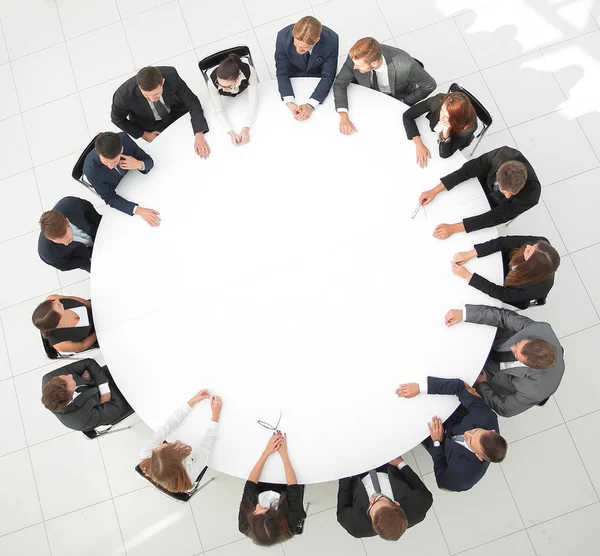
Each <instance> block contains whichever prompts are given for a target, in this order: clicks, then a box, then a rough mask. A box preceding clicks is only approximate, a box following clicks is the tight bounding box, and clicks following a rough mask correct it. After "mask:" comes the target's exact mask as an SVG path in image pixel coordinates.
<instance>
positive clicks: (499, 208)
mask: <svg viewBox="0 0 600 556" xmlns="http://www.w3.org/2000/svg"><path fill="white" fill-rule="evenodd" d="M509 160H516V161H517V162H521V163H523V164H524V165H525V168H527V181H526V182H525V186H524V187H523V189H521V191H519V193H517V194H516V195H513V196H512V197H511V198H510V199H507V198H506V197H504V195H502V193H500V192H499V191H494V183H495V182H496V172H497V171H498V168H499V167H500V166H501V165H502V164H503V163H504V162H507V161H509ZM470 178H477V179H479V183H481V187H483V191H484V193H485V195H486V197H487V198H488V201H489V202H490V207H491V210H489V211H488V212H484V213H483V214H480V215H478V216H471V217H470V218H464V219H463V224H464V226H465V231H466V232H467V233H468V232H473V231H475V230H481V229H483V228H490V227H492V226H496V225H497V224H503V223H504V222H508V221H509V220H512V219H513V218H516V217H517V216H519V214H522V213H524V212H525V211H526V210H528V209H530V208H531V207H534V206H535V205H537V204H538V201H539V200H540V195H541V193H542V186H541V185H540V182H539V180H538V178H537V176H536V175H535V172H534V170H533V168H532V167H531V164H529V161H528V160H527V159H526V158H525V157H524V156H523V155H522V154H521V153H520V152H519V151H517V150H516V149H513V148H511V147H500V148H499V149H494V150H493V151H490V152H489V153H485V154H483V155H481V156H480V157H478V158H474V159H473V160H469V162H466V163H465V164H463V165H462V166H461V167H460V168H459V169H458V170H456V171H455V172H452V173H451V174H448V175H447V176H444V177H443V178H442V180H441V181H442V183H443V184H444V187H445V188H446V189H447V190H448V191H450V189H452V188H453V187H454V186H455V185H458V184H459V183H462V182H463V181H466V180H468V179H470Z"/></svg>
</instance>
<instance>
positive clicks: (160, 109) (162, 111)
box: [154, 99, 169, 121]
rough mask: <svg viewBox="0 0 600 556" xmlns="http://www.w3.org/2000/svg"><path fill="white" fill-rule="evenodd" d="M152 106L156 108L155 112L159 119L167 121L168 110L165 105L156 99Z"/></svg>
mask: <svg viewBox="0 0 600 556" xmlns="http://www.w3.org/2000/svg"><path fill="white" fill-rule="evenodd" d="M154 108H156V112H157V113H158V115H159V116H160V119H161V120H163V121H167V120H168V119H169V112H168V111H167V109H166V107H165V105H164V104H163V103H162V102H161V101H160V99H158V100H157V101H156V102H155V103H154Z"/></svg>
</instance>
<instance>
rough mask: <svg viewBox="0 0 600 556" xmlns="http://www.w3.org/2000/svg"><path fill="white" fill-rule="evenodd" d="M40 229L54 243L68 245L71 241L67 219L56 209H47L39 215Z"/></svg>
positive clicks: (71, 231)
mask: <svg viewBox="0 0 600 556" xmlns="http://www.w3.org/2000/svg"><path fill="white" fill-rule="evenodd" d="M40 229H41V231H42V234H43V236H44V237H45V238H46V239H49V240H50V241H52V242H54V243H61V244H62V245H69V244H70V243H71V242H72V241H73V230H72V229H71V226H69V219H68V218H66V217H65V216H64V215H63V214H62V213H60V212H58V211H57V210H48V211H46V212H45V213H44V214H42V216H40Z"/></svg>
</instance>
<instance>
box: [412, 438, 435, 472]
mask: <svg viewBox="0 0 600 556" xmlns="http://www.w3.org/2000/svg"><path fill="white" fill-rule="evenodd" d="M412 453H413V455H414V457H415V460H416V462H417V467H418V469H419V475H421V476H423V475H427V474H428V473H433V460H432V459H431V456H430V455H429V452H428V451H427V450H426V449H425V448H423V446H421V444H417V445H416V446H415V447H414V448H413V449H412Z"/></svg>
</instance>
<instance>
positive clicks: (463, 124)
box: [444, 93, 477, 133]
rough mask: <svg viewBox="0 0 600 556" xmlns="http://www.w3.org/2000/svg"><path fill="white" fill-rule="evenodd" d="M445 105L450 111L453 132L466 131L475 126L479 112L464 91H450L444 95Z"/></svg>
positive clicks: (451, 130) (449, 116)
mask: <svg viewBox="0 0 600 556" xmlns="http://www.w3.org/2000/svg"><path fill="white" fill-rule="evenodd" d="M444 106H446V110H447V111H448V121H449V122H450V132H451V133H464V132H465V131H468V130H470V129H472V128H473V127H474V124H475V123H476V122H477V113H476V112H475V108H473V105H472V104H471V101H470V100H469V97H468V96H467V95H465V94H464V93H450V94H449V95H445V96H444Z"/></svg>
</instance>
